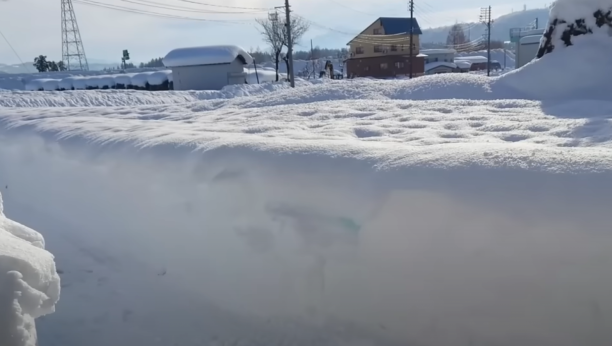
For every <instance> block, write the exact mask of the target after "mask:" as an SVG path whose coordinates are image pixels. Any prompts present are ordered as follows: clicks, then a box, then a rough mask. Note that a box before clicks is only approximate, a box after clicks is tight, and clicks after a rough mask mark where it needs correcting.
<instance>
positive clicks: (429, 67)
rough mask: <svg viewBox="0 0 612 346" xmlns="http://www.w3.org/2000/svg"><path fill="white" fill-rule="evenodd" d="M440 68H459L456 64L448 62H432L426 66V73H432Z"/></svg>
mask: <svg viewBox="0 0 612 346" xmlns="http://www.w3.org/2000/svg"><path fill="white" fill-rule="evenodd" d="M440 66H444V67H448V68H457V65H456V64H455V63H452V62H446V61H436V62H430V63H429V64H425V71H431V70H433V69H435V68H438V67H440Z"/></svg>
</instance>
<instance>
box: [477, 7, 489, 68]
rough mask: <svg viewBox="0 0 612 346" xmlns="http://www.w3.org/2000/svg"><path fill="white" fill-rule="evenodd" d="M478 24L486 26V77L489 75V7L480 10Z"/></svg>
mask: <svg viewBox="0 0 612 346" xmlns="http://www.w3.org/2000/svg"><path fill="white" fill-rule="evenodd" d="M480 22H481V23H484V24H486V26H487V32H486V33H485V35H487V37H486V40H487V76H490V75H491V23H492V21H491V6H489V7H483V8H481V9H480Z"/></svg>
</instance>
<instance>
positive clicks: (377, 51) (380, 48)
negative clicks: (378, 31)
mask: <svg viewBox="0 0 612 346" xmlns="http://www.w3.org/2000/svg"><path fill="white" fill-rule="evenodd" d="M382 51H383V47H382V46H380V45H376V46H374V53H382Z"/></svg>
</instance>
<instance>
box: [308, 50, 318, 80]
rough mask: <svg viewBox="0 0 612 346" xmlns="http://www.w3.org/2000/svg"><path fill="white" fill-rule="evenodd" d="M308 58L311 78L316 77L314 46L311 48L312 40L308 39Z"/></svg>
mask: <svg viewBox="0 0 612 346" xmlns="http://www.w3.org/2000/svg"><path fill="white" fill-rule="evenodd" d="M310 58H311V59H312V78H313V79H316V78H317V74H316V71H315V57H314V48H312V40H310Z"/></svg>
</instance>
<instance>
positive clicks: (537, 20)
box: [535, 18, 540, 30]
mask: <svg viewBox="0 0 612 346" xmlns="http://www.w3.org/2000/svg"><path fill="white" fill-rule="evenodd" d="M539 21H540V18H536V21H535V28H536V30H537V29H539V28H538V26H539V25H540V23H539Z"/></svg>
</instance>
